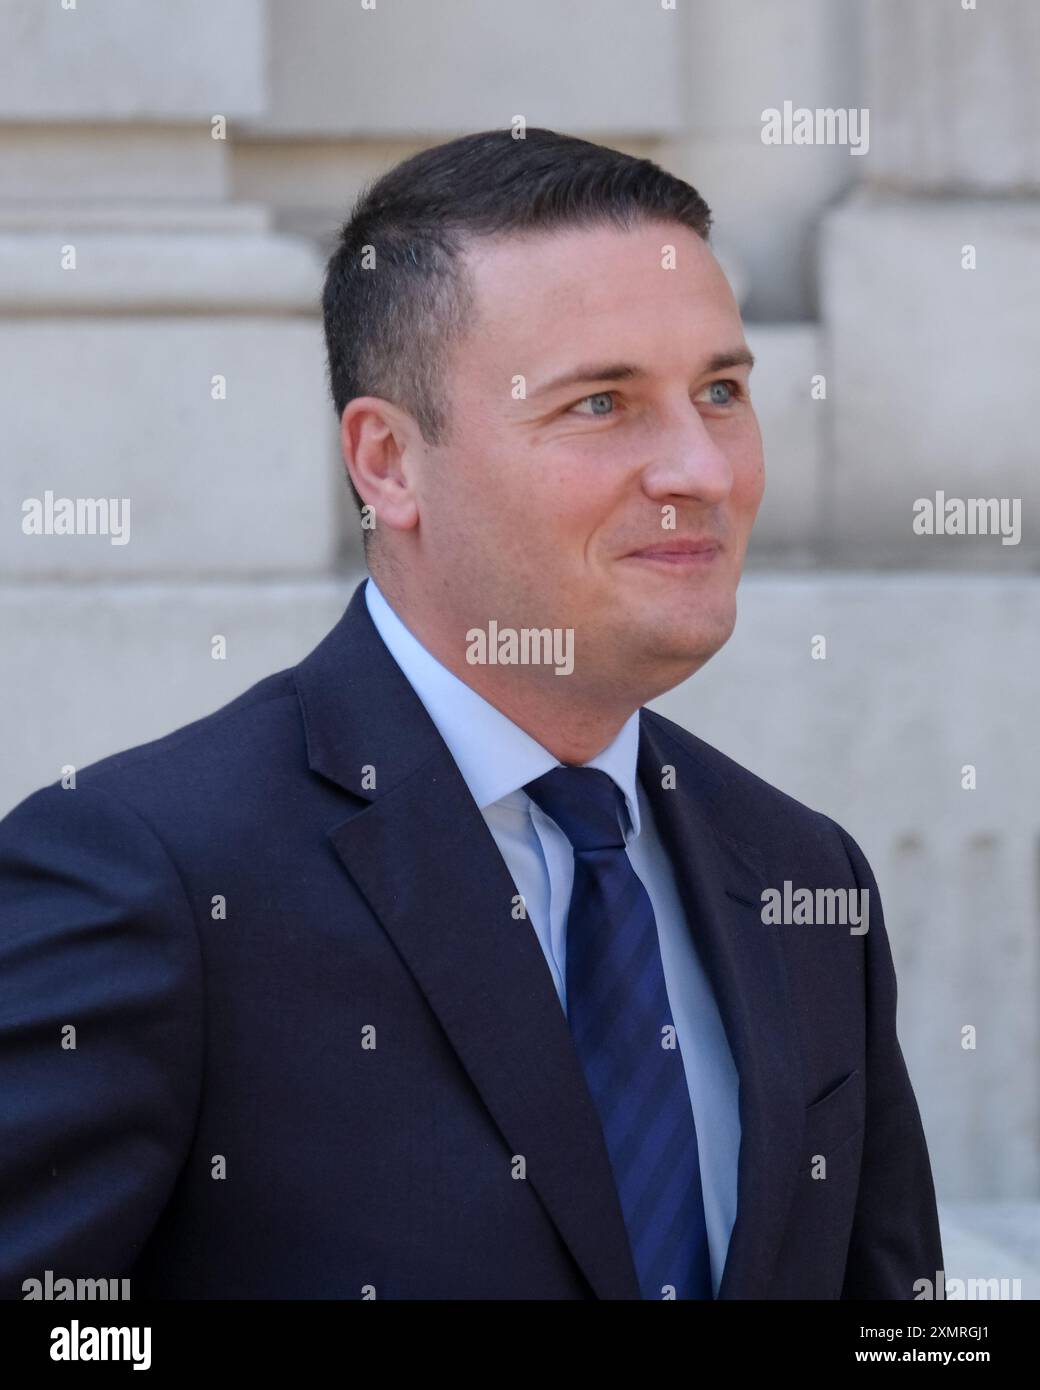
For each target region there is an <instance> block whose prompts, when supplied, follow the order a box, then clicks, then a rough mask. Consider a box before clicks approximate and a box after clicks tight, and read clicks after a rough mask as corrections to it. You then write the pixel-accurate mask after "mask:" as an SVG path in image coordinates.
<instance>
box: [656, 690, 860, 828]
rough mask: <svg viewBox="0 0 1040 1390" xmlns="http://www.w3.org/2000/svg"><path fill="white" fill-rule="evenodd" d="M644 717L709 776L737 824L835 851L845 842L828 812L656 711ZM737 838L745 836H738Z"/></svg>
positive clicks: (720, 798)
mask: <svg viewBox="0 0 1040 1390" xmlns="http://www.w3.org/2000/svg"><path fill="white" fill-rule="evenodd" d="M644 713H645V715H646V716H647V717H648V718H649V720H650V721H651V723H652V725H653V727H654V728H655V729H656V730H657V731H658V732H659V733H660V734H662V735H664V736H665V737H666V738H669V739H671V740H672V741H673V742H675V743H677V744H679V746H680V747H681V748H682V749H683V750H684V751H685V752H686V753H687V754H688V755H689V756H691V757H692V758H694V759H695V760H696V762H697V763H698V764H699V766H700V768H701V769H703V770H704V771H705V772H706V773H707V774H708V776H709V778H710V782H711V787H712V790H713V791H714V797H713V800H714V801H715V802H716V803H717V804H718V803H721V802H723V801H725V803H726V805H727V806H728V807H729V808H730V810H731V814H732V817H733V820H734V823H735V824H738V825H743V826H745V827H750V826H752V825H754V824H756V823H759V822H765V821H768V822H769V823H770V824H771V826H773V827H778V826H786V827H787V828H788V830H789V831H790V832H792V833H794V834H795V835H797V836H798V837H799V838H804V837H805V836H809V837H811V838H812V839H814V840H817V841H820V842H822V843H825V844H826V845H828V846H829V847H834V845H835V841H838V842H840V841H841V839H842V835H843V832H842V830H841V827H840V826H839V825H838V824H837V822H836V821H834V820H832V819H831V818H830V816H828V815H826V814H825V813H824V812H822V811H817V810H815V809H814V808H813V807H812V806H807V805H806V804H805V802H803V801H799V800H797V798H796V797H793V796H790V795H789V794H788V793H787V792H785V791H781V790H780V788H779V787H774V786H773V784H772V783H771V782H767V781H766V780H765V778H763V777H759V776H758V775H757V773H754V772H752V771H751V770H750V769H749V768H746V767H744V766H743V765H742V764H741V763H738V762H737V761H736V759H735V758H731V757H729V756H728V755H727V754H726V753H723V752H721V751H720V750H719V749H718V748H715V747H713V746H712V745H711V744H710V743H705V741H704V740H703V739H702V738H698V737H697V735H696V734H692V733H690V731H689V729H685V728H683V726H682V725H681V724H677V723H676V722H675V721H674V720H672V719H667V718H666V717H665V716H664V715H661V714H658V713H656V711H654V710H649V709H648V710H645V711H644ZM736 838H741V836H739V835H737V836H736Z"/></svg>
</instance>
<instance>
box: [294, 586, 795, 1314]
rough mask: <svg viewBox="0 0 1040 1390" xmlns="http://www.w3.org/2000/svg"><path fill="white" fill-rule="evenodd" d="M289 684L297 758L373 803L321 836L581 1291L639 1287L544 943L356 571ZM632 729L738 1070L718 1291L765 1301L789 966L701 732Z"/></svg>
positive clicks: (777, 1191) (778, 1201)
mask: <svg viewBox="0 0 1040 1390" xmlns="http://www.w3.org/2000/svg"><path fill="white" fill-rule="evenodd" d="M294 677H295V681H296V687H297V691H298V694H299V698H300V703H301V708H302V711H303V718H304V725H305V730H306V740H307V753H308V760H309V763H310V766H311V767H312V769H313V770H314V771H315V772H317V773H319V774H320V775H322V776H324V777H326V778H328V779H330V780H331V781H333V782H335V783H337V784H338V785H339V786H341V787H343V788H344V789H346V790H347V791H349V792H351V793H352V794H353V795H354V796H355V797H358V798H361V799H362V800H363V801H364V802H366V803H368V804H366V805H364V806H362V807H361V808H360V809H355V810H354V812H353V813H352V814H351V815H350V816H349V817H347V818H346V819H345V820H344V821H343V822H342V823H340V824H338V825H336V826H334V827H333V828H332V830H331V831H330V839H331V841H332V844H333V846H334V848H335V850H336V853H337V854H338V856H339V858H340V860H341V861H342V863H343V865H344V867H345V869H346V871H347V872H348V873H349V874H350V876H351V878H352V879H353V881H354V883H355V884H356V886H357V887H358V889H359V891H360V892H361V893H362V894H363V895H364V896H365V897H366V899H367V901H368V903H369V905H370V907H371V910H372V911H373V913H374V914H375V916H376V917H377V918H378V920H379V921H380V923H381V925H382V927H383V929H384V930H385V931H386V932H387V933H388V934H389V935H390V936H391V938H392V939H393V941H394V943H395V945H396V947H397V949H398V951H399V952H400V954H401V956H402V958H403V960H404V961H405V964H406V965H407V967H408V968H409V970H410V971H411V972H412V974H413V976H414V978H415V980H416V982H417V983H418V985H419V987H420V988H421V989H422V990H423V993H424V995H425V997H426V999H427V1001H428V1003H429V1005H430V1007H431V1008H432V1009H433V1011H434V1012H435V1014H436V1015H437V1017H438V1019H439V1021H440V1023H441V1025H442V1027H443V1028H444V1030H445V1033H446V1035H447V1037H448V1039H449V1040H450V1042H451V1045H452V1046H453V1048H454V1050H455V1052H456V1053H457V1055H458V1057H459V1060H460V1062H461V1063H462V1065H463V1066H464V1067H465V1069H466V1071H467V1072H468V1074H469V1076H470V1078H471V1080H472V1081H473V1084H474V1085H475V1087H476V1088H477V1090H478V1092H479V1093H480V1095H481V1097H482V1099H483V1101H484V1104H485V1105H486V1106H487V1109H488V1111H489V1112H490V1114H491V1116H492V1117H493V1119H494V1121H495V1123H496V1124H497V1126H498V1128H499V1130H500V1132H501V1134H502V1136H503V1139H504V1142H505V1145H506V1154H505V1158H509V1157H513V1156H522V1157H523V1160H524V1164H525V1168H526V1180H527V1181H529V1182H530V1183H531V1185H532V1187H533V1188H534V1190H535V1191H536V1192H537V1193H538V1196H539V1198H540V1199H541V1201H542V1204H543V1205H544V1207H545V1209H546V1211H547V1212H548V1214H549V1216H550V1218H551V1219H552V1220H553V1222H554V1223H555V1225H556V1227H557V1229H558V1231H559V1232H560V1235H561V1237H562V1239H563V1240H564V1241H565V1243H566V1245H567V1246H568V1248H569V1250H570V1252H571V1254H572V1256H573V1258H574V1259H575V1261H576V1262H577V1264H578V1265H579V1267H580V1268H581V1269H582V1271H583V1272H584V1274H585V1276H586V1278H587V1279H588V1281H589V1283H590V1285H591V1287H592V1289H593V1290H594V1292H595V1293H596V1295H597V1296H598V1297H600V1298H638V1297H639V1286H638V1281H637V1279H636V1275H635V1270H634V1267H633V1265H632V1260H631V1255H630V1253H629V1249H628V1242H627V1236H626V1233H625V1228H624V1222H623V1218H622V1214H621V1210H620V1205H619V1203H618V1200H617V1194H616V1190H615V1188H614V1183H613V1178H612V1174H611V1169H610V1161H609V1157H608V1155H607V1151H606V1147H605V1144H604V1142H603V1137H602V1132H601V1130H600V1126H599V1120H598V1116H597V1113H596V1111H595V1107H594V1105H593V1102H592V1100H591V1097H590V1095H589V1092H588V1089H587V1087H586V1084H585V1079H584V1076H583V1074H582V1071H581V1067H580V1063H579V1061H578V1058H577V1054H576V1052H575V1050H574V1047H573V1044H572V1041H571V1037H570V1033H569V1030H568V1027H567V1022H566V1018H565V1016H564V1014H563V1011H562V1010H561V1008H560V1005H559V999H558V996H557V994H556V991H555V989H554V987H553V984H552V980H551V977H550V975H549V972H548V970H547V968H546V964H545V959H544V957H543V955H542V953H541V948H540V946H539V945H538V941H537V938H536V936H535V934H534V932H533V931H530V930H518V921H517V917H516V915H515V914H516V912H517V910H518V909H517V905H516V902H515V899H516V896H517V890H516V887H515V885H514V883H513V881H512V878H511V877H510V875H509V872H508V870H507V868H506V866H505V863H504V861H503V859H502V856H501V854H500V853H499V851H498V847H497V845H496V844H495V841H494V838H493V837H492V835H491V833H490V831H489V830H488V827H487V825H486V823H485V821H484V818H483V816H482V815H481V814H480V811H479V809H478V807H477V805H476V803H475V801H474V799H473V797H472V796H471V795H470V793H469V790H468V788H467V786H466V783H465V781H464V779H463V778H462V776H461V774H460V772H459V768H458V766H457V764H456V762H455V760H454V759H453V757H452V756H451V753H450V751H449V749H448V747H447V746H446V744H445V742H444V740H443V738H442V737H441V736H440V734H439V733H438V731H437V728H436V726H435V724H434V723H433V721H432V720H431V718H430V716H429V714H428V713H427V711H426V709H425V708H424V706H423V704H422V702H421V700H420V699H419V697H418V695H417V694H416V693H415V691H414V690H413V689H412V686H411V685H410V684H409V682H408V680H407V679H406V678H405V677H404V675H403V674H402V672H401V669H400V668H399V667H398V665H397V663H396V662H395V660H394V659H393V657H392V656H391V654H390V652H389V650H388V649H387V647H386V645H385V643H384V642H383V639H382V638H381V637H380V635H379V633H378V631H377V630H376V628H375V626H374V624H373V622H372V619H371V617H370V615H369V613H368V609H367V605H366V603H365V597H364V585H363V584H361V585H359V586H358V587H357V588H356V589H355V591H354V594H353V597H352V598H351V601H350V604H349V605H348V607H347V610H346V612H345V613H344V615H343V617H342V618H341V619H340V621H339V623H337V625H336V627H335V628H333V630H332V631H331V632H330V633H329V634H328V636H327V637H326V638H325V639H324V640H323V641H322V642H321V643H320V644H319V645H318V646H317V647H316V648H315V650H314V651H313V652H312V653H311V654H310V656H308V657H307V658H306V659H305V660H304V661H303V662H301V663H300V665H299V666H298V667H296V668H295V671H294ZM639 733H640V738H639V761H638V772H639V777H640V780H641V781H642V783H643V786H644V789H645V791H646V794H647V797H648V800H649V802H650V805H651V807H652V810H653V813H654V821H655V825H656V826H657V828H658V832H659V833H660V835H661V838H662V841H663V843H664V846H665V849H666V851H667V853H668V855H669V858H670V860H671V862H672V865H673V868H674V872H675V874H676V881H677V886H678V889H679V893H680V897H681V900H682V903H683V907H684V909H685V912H686V915H687V920H688V921H689V922H690V924H691V930H692V931H693V932H694V936H695V944H696V946H697V949H698V951H699V953H700V954H701V957H702V960H703V962H704V966H705V969H706V970H707V972H708V974H709V978H710V979H711V982H712V986H713V988H714V990H715V993H716V997H717V999H718V1001H719V1008H720V1012H721V1014H722V1018H723V1022H724V1025H725V1028H726V1033H727V1037H728V1039H729V1043H730V1046H731V1049H732V1051H733V1055H734V1059H735V1061H736V1064H737V1069H738V1072H739V1075H740V1119H741V1128H742V1140H741V1150H740V1161H739V1169H738V1207H737V1218H736V1223H735V1225H734V1229H733V1234H732V1237H731V1240H730V1247H729V1254H728V1258H727V1261H726V1267H725V1271H724V1274H723V1279H722V1286H721V1288H720V1290H719V1297H720V1298H754V1297H761V1296H763V1294H764V1290H765V1288H766V1286H767V1283H768V1277H769V1271H770V1268H771V1266H772V1263H773V1261H774V1260H775V1257H776V1254H777V1251H778V1249H779V1243H780V1240H781V1237H782V1234H783V1224H784V1219H785V1217H786V1212H787V1209H788V1207H789V1205H790V1200H791V1196H792V1194H793V1182H794V1176H795V1171H796V1166H797V1158H798V1150H799V1146H800V1143H801V1138H802V1125H803V1121H804V1101H803V1098H802V1097H803V1091H802V1086H801V1082H800V1072H799V1064H798V1056H797V1048H796V1039H795V1036H794V1031H793V1020H792V1016H791V1010H790V1006H789V1002H788V999H787V991H786V977H785V974H784V963H783V959H782V957H781V954H780V947H779V943H778V938H777V937H776V936H775V935H774V932H775V930H776V929H775V928H772V929H770V928H767V927H765V926H764V925H763V924H762V922H761V918H760V904H761V892H762V889H763V887H765V886H767V885H768V884H769V883H770V882H771V881H772V882H775V881H776V879H775V875H774V876H773V877H772V879H771V878H770V870H769V866H768V865H767V864H766V863H764V862H763V858H762V855H761V853H760V852H759V851H758V850H757V849H756V847H755V844H754V827H753V826H752V827H744V826H741V827H735V826H734V825H732V824H731V823H730V817H731V816H732V815H733V809H732V808H733V798H732V796H731V795H730V789H729V788H728V787H727V784H726V782H725V780H724V779H722V778H721V777H720V776H719V775H718V774H717V773H716V772H715V771H714V770H713V769H712V767H711V766H709V764H708V763H707V762H706V761H704V760H703V759H701V758H700V757H699V756H698V755H697V753H696V751H695V747H694V745H695V743H696V741H695V740H692V739H690V738H689V737H688V736H685V737H684V736H682V734H681V731H679V730H678V729H677V727H676V726H673V725H670V723H669V721H667V720H664V719H662V718H661V717H660V716H658V715H656V714H654V713H652V712H651V711H649V710H646V709H643V710H641V711H640V712H639ZM668 769H674V771H673V772H669V771H668ZM673 780H674V788H673V787H672V785H671V783H672V781H673ZM738 830H740V831H743V834H742V835H738V834H737V833H736V832H737V831H738ZM504 1161H505V1160H504Z"/></svg>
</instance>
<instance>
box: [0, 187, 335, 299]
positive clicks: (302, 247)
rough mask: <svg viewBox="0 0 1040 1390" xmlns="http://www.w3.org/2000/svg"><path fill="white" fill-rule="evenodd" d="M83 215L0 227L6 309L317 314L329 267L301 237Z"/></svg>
mask: <svg viewBox="0 0 1040 1390" xmlns="http://www.w3.org/2000/svg"><path fill="white" fill-rule="evenodd" d="M75 217H76V213H75V209H73V210H71V211H70V214H69V222H68V223H67V224H66V225H65V226H64V227H62V228H55V229H54V230H53V231H48V232H28V231H26V232H13V231H12V232H3V233H0V311H2V312H6V313H20V314H24V313H30V314H35V313H43V312H46V313H58V314H70V313H83V312H90V311H94V312H100V311H120V312H125V311H126V310H129V309H133V310H143V311H146V312H152V313H155V312H159V311H161V310H163V309H172V310H175V311H177V312H184V311H186V310H201V311H203V312H206V313H219V312H221V311H226V310H230V311H246V310H261V311H267V312H270V313H287V312H288V313H300V312H303V313H309V314H314V313H317V311H318V306H319V302H320V297H321V284H322V276H323V272H324V265H323V263H322V261H321V258H320V257H319V256H318V255H317V253H316V252H315V251H314V249H313V248H312V247H311V246H310V245H308V243H306V242H304V241H301V240H299V239H297V238H294V237H283V236H276V235H273V234H271V235H260V236H257V235H251V234H238V233H230V232H229V233H227V234H226V235H214V234H212V233H207V234H204V233H201V232H193V231H183V232H176V233H169V232H166V231H165V230H156V231H154V232H152V233H150V234H148V235H141V234H135V233H120V232H107V231H98V230H95V229H91V228H82V227H79V226H78V225H77V224H76V221H75ZM66 247H72V248H73V251H74V254H75V266H74V268H72V269H67V268H65V266H64V264H63V262H65V261H69V260H70V259H71V258H70V257H69V256H68V254H67V252H66V251H65V248H66Z"/></svg>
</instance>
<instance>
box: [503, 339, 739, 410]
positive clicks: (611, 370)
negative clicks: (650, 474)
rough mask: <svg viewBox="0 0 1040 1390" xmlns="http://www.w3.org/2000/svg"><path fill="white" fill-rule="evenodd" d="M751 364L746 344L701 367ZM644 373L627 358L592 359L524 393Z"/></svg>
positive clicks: (542, 392) (711, 368) (711, 369)
mask: <svg viewBox="0 0 1040 1390" xmlns="http://www.w3.org/2000/svg"><path fill="white" fill-rule="evenodd" d="M754 365H755V355H754V353H753V352H752V351H751V350H750V348H746V347H739V348H730V349H728V350H727V351H725V352H716V353H713V354H712V356H711V357H709V358H708V360H707V362H705V364H704V366H703V368H702V369H701V371H702V373H710V372H723V371H725V370H726V368H727V367H747V368H748V369H749V370H750V368H752V367H753V366H754ZM646 374H647V373H646V370H645V368H643V367H637V366H634V365H633V364H632V363H631V362H593V363H590V364H589V365H587V366H584V367H576V368H575V369H574V371H572V372H565V373H564V374H563V376H557V377H553V379H552V380H551V381H545V382H542V384H541V385H539V386H536V387H535V388H534V390H533V391H529V392H528V393H527V396H528V400H530V399H531V398H532V397H533V396H545V395H548V394H549V392H550V391H559V390H561V389H562V388H563V387H564V386H575V385H577V384H579V383H580V382H583V381H630V380H632V378H633V377H641V376H646Z"/></svg>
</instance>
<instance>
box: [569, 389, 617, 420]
mask: <svg viewBox="0 0 1040 1390" xmlns="http://www.w3.org/2000/svg"><path fill="white" fill-rule="evenodd" d="M589 401H591V402H592V406H593V408H592V410H578V406H579V405H585V404H586V403H587V402H589ZM604 402H606V404H607V405H608V406H610V407H611V409H609V410H601V409H599V408H598V407H599V406H602V405H603V403H604ZM613 405H614V392H613V391H597V392H596V394H595V395H594V396H583V397H582V399H581V400H580V401H575V403H574V404H573V405H572V406H571V410H574V411H577V413H578V414H579V415H612V414H613V413H614V412H613Z"/></svg>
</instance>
